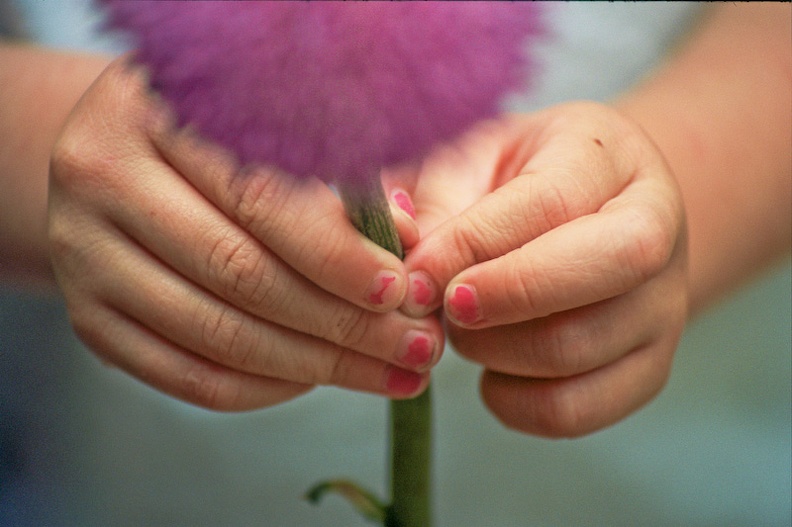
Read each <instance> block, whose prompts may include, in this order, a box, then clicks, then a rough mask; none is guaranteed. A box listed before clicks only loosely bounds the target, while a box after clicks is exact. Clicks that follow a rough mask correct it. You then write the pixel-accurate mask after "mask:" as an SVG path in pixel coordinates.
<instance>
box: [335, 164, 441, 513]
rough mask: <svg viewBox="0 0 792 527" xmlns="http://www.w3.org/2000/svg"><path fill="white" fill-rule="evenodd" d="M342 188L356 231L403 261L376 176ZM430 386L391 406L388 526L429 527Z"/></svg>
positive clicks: (340, 182) (394, 229)
mask: <svg viewBox="0 0 792 527" xmlns="http://www.w3.org/2000/svg"><path fill="white" fill-rule="evenodd" d="M337 189H338V192H339V195H340V196H341V201H342V202H343V203H344V207H345V208H346V212H347V215H348V216H349V218H350V220H351V221H352V223H353V224H354V225H355V227H356V228H357V229H358V230H359V231H360V232H362V233H363V234H364V235H365V236H366V237H368V238H369V239H371V240H372V241H374V243H376V244H378V245H379V246H380V247H383V248H384V249H386V250H388V251H390V252H391V253H393V254H395V255H396V256H398V257H399V258H403V257H404V252H403V249H402V245H401V242H400V241H399V235H398V233H397V232H396V226H395V224H394V223H393V217H392V216H391V213H390V208H389V206H388V200H387V198H386V197H385V191H384V189H383V188H382V181H381V180H380V178H379V177H378V176H377V175H373V176H372V177H369V178H366V179H365V181H352V182H347V181H339V182H338V183H337ZM430 388H431V387H429V388H427V389H426V390H425V391H424V392H423V393H422V394H421V395H419V396H418V397H416V398H414V399H407V400H399V401H391V403H390V445H391V452H390V471H391V494H392V496H391V504H390V505H389V506H388V508H387V512H386V517H385V524H384V525H385V527H430V526H431V524H432V521H431V498H430V495H431V450H432V444H431V443H432V438H431V432H432V423H431V419H432V402H431V397H432V396H431V391H430Z"/></svg>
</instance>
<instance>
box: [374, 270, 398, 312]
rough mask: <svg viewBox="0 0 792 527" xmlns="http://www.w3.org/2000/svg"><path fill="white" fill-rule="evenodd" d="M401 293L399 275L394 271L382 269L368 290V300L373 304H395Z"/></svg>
mask: <svg viewBox="0 0 792 527" xmlns="http://www.w3.org/2000/svg"><path fill="white" fill-rule="evenodd" d="M401 295H402V291H401V288H400V287H399V275H398V274H396V273H395V272H393V271H380V272H379V273H377V276H376V277H375V278H374V280H373V281H372V282H371V285H370V286H369V288H368V290H367V291H366V301H367V302H368V303H369V304H371V305H372V306H378V307H385V306H395V305H397V304H398V303H399V301H400V300H401Z"/></svg>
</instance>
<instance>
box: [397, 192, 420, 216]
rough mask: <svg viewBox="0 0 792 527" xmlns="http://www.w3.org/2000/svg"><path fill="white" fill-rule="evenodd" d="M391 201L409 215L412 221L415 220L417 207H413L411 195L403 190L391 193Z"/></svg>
mask: <svg viewBox="0 0 792 527" xmlns="http://www.w3.org/2000/svg"><path fill="white" fill-rule="evenodd" d="M391 199H392V200H393V202H394V203H396V205H398V207H399V208H400V209H401V210H403V211H404V212H406V213H407V215H408V216H410V217H411V218H412V219H415V206H413V202H412V199H410V195H409V194H407V193H406V192H405V191H403V190H401V189H396V190H394V191H393V192H391Z"/></svg>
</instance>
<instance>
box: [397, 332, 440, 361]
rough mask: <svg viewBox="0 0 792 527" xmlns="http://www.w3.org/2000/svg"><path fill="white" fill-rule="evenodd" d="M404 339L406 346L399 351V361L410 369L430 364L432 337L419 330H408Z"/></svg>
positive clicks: (432, 352)
mask: <svg viewBox="0 0 792 527" xmlns="http://www.w3.org/2000/svg"><path fill="white" fill-rule="evenodd" d="M404 341H405V342H406V347H405V349H404V350H403V351H402V353H401V361H402V362H403V363H404V364H405V365H407V366H409V367H410V368H412V369H415V370H420V369H422V368H424V367H426V366H427V365H429V364H431V362H432V357H433V356H434V348H435V342H434V338H432V336H431V335H429V334H427V333H423V332H421V331H408V332H407V334H406V335H405V339H404Z"/></svg>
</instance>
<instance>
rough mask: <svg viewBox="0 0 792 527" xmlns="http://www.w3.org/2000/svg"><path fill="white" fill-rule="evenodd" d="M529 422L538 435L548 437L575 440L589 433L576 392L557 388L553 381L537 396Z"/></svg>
mask: <svg viewBox="0 0 792 527" xmlns="http://www.w3.org/2000/svg"><path fill="white" fill-rule="evenodd" d="M529 421H530V423H531V427H532V428H533V429H534V430H535V431H536V432H537V433H539V434H540V435H543V436H546V437H553V438H559V439H560V438H575V437H580V436H581V435H584V434H585V433H586V432H587V431H588V428H587V418H586V416H585V415H584V414H583V412H582V406H581V405H580V404H579V401H578V398H577V397H576V392H574V391H570V390H568V389H564V388H561V387H558V386H555V384H554V383H553V382H552V381H549V382H548V384H547V386H546V389H543V390H540V391H539V393H537V394H536V403H535V404H534V406H533V408H532V412H531V415H530V419H529Z"/></svg>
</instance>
